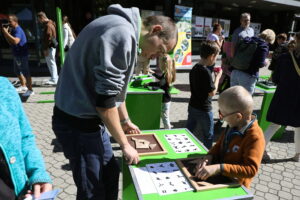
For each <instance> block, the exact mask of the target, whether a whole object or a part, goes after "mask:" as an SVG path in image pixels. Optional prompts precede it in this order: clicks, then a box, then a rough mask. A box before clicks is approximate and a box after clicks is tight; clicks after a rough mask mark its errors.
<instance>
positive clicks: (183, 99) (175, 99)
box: [171, 97, 190, 103]
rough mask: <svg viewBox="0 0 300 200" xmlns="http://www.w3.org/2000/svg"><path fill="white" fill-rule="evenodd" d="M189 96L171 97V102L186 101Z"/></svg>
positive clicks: (188, 99)
mask: <svg viewBox="0 0 300 200" xmlns="http://www.w3.org/2000/svg"><path fill="white" fill-rule="evenodd" d="M189 101H190V98H182V97H172V100H171V102H181V103H188V102H189Z"/></svg>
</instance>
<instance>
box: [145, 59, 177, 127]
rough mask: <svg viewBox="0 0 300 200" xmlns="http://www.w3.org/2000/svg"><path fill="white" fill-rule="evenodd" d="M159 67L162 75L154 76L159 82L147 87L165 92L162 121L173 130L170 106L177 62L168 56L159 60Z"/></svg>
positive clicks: (154, 74)
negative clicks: (171, 87) (157, 88)
mask: <svg viewBox="0 0 300 200" xmlns="http://www.w3.org/2000/svg"><path fill="white" fill-rule="evenodd" d="M158 63H159V67H160V70H161V72H162V74H161V75H160V74H158V73H153V74H152V75H153V76H154V77H155V78H157V79H158V80H159V81H158V82H151V83H148V84H146V85H145V86H154V87H159V88H161V89H162V90H164V94H163V99H162V108H161V119H162V121H163V124H164V128H165V129H171V128H172V127H171V123H170V106H171V94H170V86H171V84H172V83H173V82H174V81H175V79H176V68H175V61H174V59H172V58H171V57H170V56H169V55H168V54H165V55H164V56H162V57H160V58H159V59H158Z"/></svg>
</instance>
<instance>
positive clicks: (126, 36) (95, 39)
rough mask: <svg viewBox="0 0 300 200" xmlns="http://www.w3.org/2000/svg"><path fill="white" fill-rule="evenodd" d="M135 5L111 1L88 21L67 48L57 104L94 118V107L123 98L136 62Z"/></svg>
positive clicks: (122, 100) (136, 17)
mask: <svg viewBox="0 0 300 200" xmlns="http://www.w3.org/2000/svg"><path fill="white" fill-rule="evenodd" d="M139 18H140V14H139V10H138V9H137V8H123V7H121V6H120V5H118V4H116V5H112V6H110V7H109V8H108V15H106V16H103V17H99V18H97V19H95V20H94V21H92V22H91V23H90V24H88V25H87V26H86V27H85V28H84V29H83V30H82V31H81V32H80V34H79V35H78V37H77V38H76V40H75V42H74V43H73V45H72V47H71V49H70V50H69V52H68V54H67V57H66V60H65V63H64V66H63V68H62V70H61V74H60V78H59V81H58V84H57V88H56V93H55V104H56V107H57V108H59V109H60V110H61V111H63V112H65V113H66V114H68V115H72V116H74V117H78V118H84V119H90V118H97V117H98V114H97V111H96V107H102V108H111V107H114V106H119V105H120V104H121V103H122V102H124V100H125V97H126V89H127V84H128V82H129V79H130V77H131V75H132V73H133V68H134V66H135V65H136V58H137V49H138V41H139V20H140V19H139Z"/></svg>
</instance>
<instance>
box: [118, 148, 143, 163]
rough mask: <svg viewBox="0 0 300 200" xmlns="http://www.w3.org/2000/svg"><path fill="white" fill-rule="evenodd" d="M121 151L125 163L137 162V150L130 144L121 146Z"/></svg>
mask: <svg viewBox="0 0 300 200" xmlns="http://www.w3.org/2000/svg"><path fill="white" fill-rule="evenodd" d="M122 151H123V155H124V158H125V160H126V162H127V164H129V165H131V164H138V163H139V161H140V159H139V155H138V152H137V151H136V150H135V149H134V148H133V147H132V146H131V145H130V144H126V145H124V146H122Z"/></svg>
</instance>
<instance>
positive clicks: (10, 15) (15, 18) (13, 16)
mask: <svg viewBox="0 0 300 200" xmlns="http://www.w3.org/2000/svg"><path fill="white" fill-rule="evenodd" d="M8 17H11V18H12V20H14V21H15V22H17V23H18V21H19V20H18V17H17V15H15V14H9V15H8Z"/></svg>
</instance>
